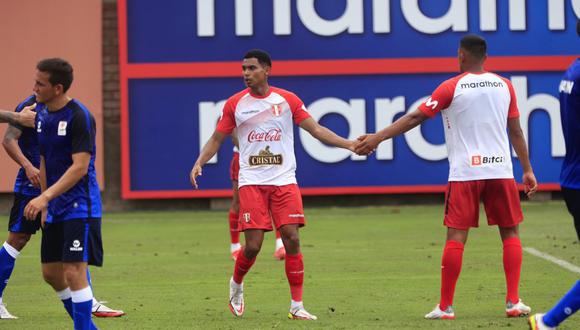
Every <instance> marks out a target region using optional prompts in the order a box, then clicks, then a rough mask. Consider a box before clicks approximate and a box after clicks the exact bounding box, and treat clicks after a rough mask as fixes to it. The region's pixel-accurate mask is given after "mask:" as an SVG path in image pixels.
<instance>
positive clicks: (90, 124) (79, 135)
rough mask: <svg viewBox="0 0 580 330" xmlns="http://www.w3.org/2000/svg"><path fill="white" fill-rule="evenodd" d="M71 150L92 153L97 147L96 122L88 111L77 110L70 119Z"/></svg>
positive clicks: (74, 152)
mask: <svg viewBox="0 0 580 330" xmlns="http://www.w3.org/2000/svg"><path fill="white" fill-rule="evenodd" d="M70 126H71V128H70V135H71V141H72V142H71V144H72V145H71V147H72V148H71V152H72V153H73V154H76V153H79V152H88V153H92V152H93V151H94V148H95V134H96V124H95V119H94V118H93V116H92V115H91V114H90V112H88V111H76V112H75V113H74V115H73V116H72V118H71V121H70Z"/></svg>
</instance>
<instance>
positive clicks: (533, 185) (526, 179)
mask: <svg viewBox="0 0 580 330" xmlns="http://www.w3.org/2000/svg"><path fill="white" fill-rule="evenodd" d="M522 182H523V183H524V193H525V194H526V196H528V198H530V197H532V196H533V195H534V194H535V193H536V191H537V190H538V181H537V180H536V176H535V175H534V172H531V171H530V172H524V175H523V177H522Z"/></svg>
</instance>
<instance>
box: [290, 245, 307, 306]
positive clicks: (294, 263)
mask: <svg viewBox="0 0 580 330" xmlns="http://www.w3.org/2000/svg"><path fill="white" fill-rule="evenodd" d="M286 277H287V278H288V283H290V295H291V296H292V300H294V301H302V286H303V284H304V262H302V253H298V254H295V255H289V254H287V255H286Z"/></svg>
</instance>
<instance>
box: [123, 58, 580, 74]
mask: <svg viewBox="0 0 580 330" xmlns="http://www.w3.org/2000/svg"><path fill="white" fill-rule="evenodd" d="M575 58H576V56H496V57H490V58H489V59H488V60H487V62H486V65H485V67H486V70H489V71H496V72H501V71H510V72H520V71H525V72H532V71H564V70H566V68H567V67H568V66H569V65H570V63H571V62H572V61H573V60H574V59H575ZM126 69H127V71H126V74H127V78H220V77H221V78H223V77H241V76H242V69H241V62H239V61H236V62H204V63H195V62H192V63H145V64H127V66H126ZM454 72H458V64H457V59H456V58H453V57H439V58H393V59H352V60H296V61H274V63H273V65H272V74H273V75H274V76H333V75H376V74H423V73H454Z"/></svg>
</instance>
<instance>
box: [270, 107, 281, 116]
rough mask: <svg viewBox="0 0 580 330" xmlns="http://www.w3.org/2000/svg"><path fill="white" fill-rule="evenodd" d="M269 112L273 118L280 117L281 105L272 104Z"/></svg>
mask: <svg viewBox="0 0 580 330" xmlns="http://www.w3.org/2000/svg"><path fill="white" fill-rule="evenodd" d="M270 110H271V111H272V114H273V115H274V116H275V117H280V114H281V113H282V105H281V104H274V105H272V108H271V109H270Z"/></svg>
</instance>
